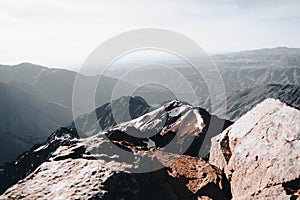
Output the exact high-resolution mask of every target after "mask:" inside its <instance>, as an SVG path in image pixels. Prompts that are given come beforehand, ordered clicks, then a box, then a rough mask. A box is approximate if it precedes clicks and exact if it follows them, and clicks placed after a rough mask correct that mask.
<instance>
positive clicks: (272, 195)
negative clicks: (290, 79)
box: [209, 99, 300, 199]
mask: <svg viewBox="0 0 300 200" xmlns="http://www.w3.org/2000/svg"><path fill="white" fill-rule="evenodd" d="M299 124H300V110H299V109H296V108H292V107H290V106H288V105H286V104H284V103H282V102H280V101H279V100H275V99H266V100H265V101H263V102H262V103H260V104H259V105H257V106H255V107H254V108H253V109H252V110H251V111H249V112H248V113H247V114H245V115H243V116H242V117H241V118H240V119H238V120H237V121H236V122H235V123H234V124H233V125H232V126H230V127H229V128H227V129H226V130H225V131H223V132H222V133H221V134H220V135H218V136H216V137H215V138H213V139H212V148H211V151H210V157H209V161H210V163H211V164H213V165H214V166H216V167H218V168H220V169H221V170H223V171H224V172H225V174H226V177H227V178H228V180H229V182H230V185H231V192H232V197H233V199H299V197H300V184H299V183H300V177H299V174H300V158H299V147H300V140H299V139H300V126H299Z"/></svg>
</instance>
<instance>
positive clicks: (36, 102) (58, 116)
mask: <svg viewBox="0 0 300 200" xmlns="http://www.w3.org/2000/svg"><path fill="white" fill-rule="evenodd" d="M0 96H1V98H0V135H1V140H0V164H2V163H4V162H5V161H9V160H13V159H15V158H16V157H17V156H18V155H19V154H21V153H22V152H24V151H25V150H27V149H29V148H30V147H31V146H32V145H33V144H36V143H38V142H41V141H43V140H44V139H45V138H47V136H48V134H49V133H51V132H52V131H54V130H55V129H56V128H57V127H61V126H66V125H67V124H68V123H69V120H70V119H72V113H71V110H69V109H67V108H65V107H62V106H60V105H57V104H55V103H50V102H48V101H45V100H44V99H39V98H36V97H35V96H33V95H31V94H29V93H27V92H24V91H21V90H19V89H17V88H15V87H13V86H9V85H6V84H1V83H0Z"/></svg>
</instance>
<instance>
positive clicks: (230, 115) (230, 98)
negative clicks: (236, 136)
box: [199, 84, 300, 121]
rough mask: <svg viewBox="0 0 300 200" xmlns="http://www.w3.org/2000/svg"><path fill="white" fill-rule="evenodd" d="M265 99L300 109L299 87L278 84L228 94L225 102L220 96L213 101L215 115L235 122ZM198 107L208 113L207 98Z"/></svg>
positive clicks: (209, 105)
mask: <svg viewBox="0 0 300 200" xmlns="http://www.w3.org/2000/svg"><path fill="white" fill-rule="evenodd" d="M267 98H275V99H279V100H281V101H282V102H285V103H287V104H288V105H291V106H293V107H295V108H298V109H300V86H299V85H278V84H269V85H262V86H257V87H253V88H248V89H244V90H242V91H237V92H232V93H229V94H227V95H226V101H225V100H224V99H225V97H224V96H222V95H220V97H218V98H217V99H216V100H215V101H214V103H215V106H216V107H217V109H216V113H215V114H216V115H218V116H221V117H223V118H226V119H230V120H232V121H236V120H237V119H239V118H240V117H241V116H242V115H244V114H245V113H247V112H248V111H249V110H251V109H252V108H253V107H254V106H255V105H256V104H258V103H260V102H262V101H264V100H265V99H267ZM199 105H200V106H201V107H203V108H206V109H208V110H209V111H210V107H211V102H210V101H209V99H208V98H202V100H200V102H199ZM224 105H226V107H227V110H226V114H225V115H222V113H225V111H224Z"/></svg>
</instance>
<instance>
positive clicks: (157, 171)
mask: <svg viewBox="0 0 300 200" xmlns="http://www.w3.org/2000/svg"><path fill="white" fill-rule="evenodd" d="M207 118H208V116H207V115H206V114H205V111H204V110H201V109H199V108H196V107H193V106H191V105H189V104H186V103H184V102H179V101H172V102H169V103H167V104H165V105H164V106H163V107H160V108H158V109H156V110H153V111H151V112H150V113H147V114H145V115H143V116H141V117H139V118H136V119H134V120H131V121H129V122H123V123H120V124H117V125H116V126H114V127H111V128H109V129H107V130H106V131H103V132H100V133H98V134H97V135H94V136H92V137H87V138H84V139H78V134H77V133H76V130H75V129H66V128H62V129H59V130H58V131H57V132H55V133H53V134H52V136H51V137H49V138H48V141H47V142H46V143H44V144H43V145H37V146H36V147H33V148H32V150H31V151H29V152H27V153H25V154H24V155H22V156H21V157H20V158H19V160H17V161H16V162H13V163H11V166H9V167H8V166H7V167H6V168H1V169H0V175H1V176H0V177H1V178H0V181H1V184H0V186H2V191H4V190H5V192H4V193H3V194H2V196H0V198H4V199H19V198H24V199H40V198H45V199H55V198H63V199H108V200H112V199H125V200H126V199H154V198H155V199H195V200H196V199H217V200H218V199H297V198H299V197H300V195H299V191H300V188H299V174H300V171H299V169H300V166H299V163H300V162H299V161H300V160H299V152H298V149H299V147H300V142H299V141H300V140H299V137H300V129H299V128H300V127H299V126H298V124H299V123H300V111H299V110H298V109H296V108H293V107H290V106H288V105H286V104H284V103H282V102H280V101H279V100H275V99H266V100H265V101H263V102H262V103H260V104H258V105H256V106H255V107H254V108H253V109H252V110H251V111H249V112H248V113H246V114H245V115H243V116H242V117H241V118H240V119H238V120H237V121H236V122H235V123H233V124H231V123H229V122H228V123H229V124H227V126H225V127H224V128H225V130H223V131H222V130H221V133H220V134H218V135H216V136H214V137H213V138H212V140H211V149H210V153H209V159H208V160H204V159H202V158H199V157H198V155H199V154H197V155H196V154H194V155H193V153H192V152H193V151H184V148H182V147H184V142H187V141H189V139H190V138H194V140H193V142H194V141H195V139H196V138H199V137H200V138H201V135H203V134H207V132H205V127H207V125H209V126H214V125H215V124H214V123H209V124H207V121H206V120H207ZM164 119H166V120H165V123H162V126H161V127H162V129H160V128H157V127H160V126H159V124H160V121H161V120H162V121H164ZM219 120H220V119H219ZM217 121H218V120H217ZM223 122H224V121H223ZM230 124H231V125H230ZM229 125H230V126H229ZM226 127H227V128H226ZM207 128H208V131H209V127H207ZM222 129H223V128H222ZM149 131H153V132H152V133H157V132H158V133H157V134H156V135H153V136H152V137H151V136H150V137H149V136H147V135H148V134H149V133H150V132H149ZM172 131H174V133H175V137H174V138H173V141H174V143H173V142H172V141H170V137H168V134H170V133H172ZM150 135H151V133H150ZM137 136H140V137H137ZM208 137H209V138H210V136H208ZM168 142H170V143H168ZM170 144H171V146H172V145H173V147H174V148H169V147H168V146H169V145H170ZM197 145H201V143H198V144H197ZM202 145H203V144H202ZM257 149H259V151H257ZM174 150H178V151H177V152H175V151H174ZM193 150H194V151H197V150H199V148H198V149H193ZM182 153H184V154H185V155H182ZM23 166H24V167H23ZM14 170H16V171H18V172H19V174H24V173H25V174H26V175H27V176H26V177H25V178H23V177H18V179H22V180H19V181H18V180H15V179H14V183H15V184H14V185H13V186H11V187H9V186H10V185H11V184H12V182H11V184H10V185H8V184H6V183H7V182H8V181H7V179H9V178H13V176H14V175H15V174H18V173H16V172H15V171H14ZM8 172H10V173H8ZM20 172H21V173H20ZM17 181H18V182H17ZM3 183H4V184H3ZM3 186H4V187H3ZM8 187H9V188H8ZM6 188H8V189H6Z"/></svg>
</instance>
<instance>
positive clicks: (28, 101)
mask: <svg viewBox="0 0 300 200" xmlns="http://www.w3.org/2000/svg"><path fill="white" fill-rule="evenodd" d="M77 75H78V77H77V78H78V79H80V80H81V81H82V83H84V84H86V85H87V87H89V86H90V84H93V83H95V82H96V81H97V79H98V78H99V76H90V77H89V76H84V75H80V74H77V73H75V72H72V71H68V70H63V69H49V68H46V67H43V66H39V65H34V64H30V63H22V64H19V65H15V66H4V65H0V94H1V98H0V111H1V112H0V135H1V141H0V150H1V151H0V164H3V163H4V162H7V161H11V160H14V159H16V157H17V156H18V155H20V154H21V153H22V152H24V151H25V150H29V149H30V147H31V146H32V145H33V144H36V143H40V142H42V141H44V140H45V139H46V138H47V137H48V136H49V133H51V132H53V131H54V130H56V129H57V128H59V127H62V126H63V127H65V126H69V125H70V123H71V122H72V121H73V115H72V91H73V85H74V80H75V78H76V76H77ZM101 80H102V81H101V86H99V87H98V90H97V92H96V99H95V101H96V106H97V104H100V105H103V104H104V103H107V102H110V98H111V91H112V90H113V88H114V85H115V84H116V83H117V80H116V79H113V78H109V77H102V79H101ZM119 84H120V87H123V88H124V89H126V88H129V87H131V86H130V85H129V84H126V83H124V82H121V83H119ZM75 110H76V111H78V112H80V113H82V112H81V111H83V110H90V111H92V108H85V107H81V108H80V107H79V108H75Z"/></svg>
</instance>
